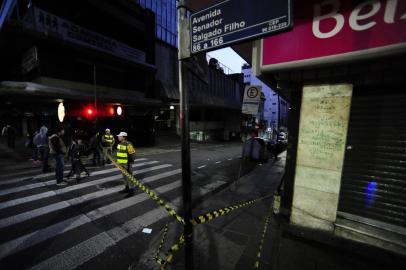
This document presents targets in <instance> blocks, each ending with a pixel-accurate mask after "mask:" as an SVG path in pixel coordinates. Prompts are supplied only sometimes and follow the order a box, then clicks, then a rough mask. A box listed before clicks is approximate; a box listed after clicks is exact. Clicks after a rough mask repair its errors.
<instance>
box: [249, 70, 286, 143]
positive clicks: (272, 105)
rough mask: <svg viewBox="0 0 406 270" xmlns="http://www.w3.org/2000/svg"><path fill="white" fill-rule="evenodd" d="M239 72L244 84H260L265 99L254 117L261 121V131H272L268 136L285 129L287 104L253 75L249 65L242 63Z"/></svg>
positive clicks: (273, 135)
mask: <svg viewBox="0 0 406 270" xmlns="http://www.w3.org/2000/svg"><path fill="white" fill-rule="evenodd" d="M241 72H242V73H243V74H244V83H245V84H248V85H260V86H262V93H263V94H264V99H265V101H264V104H263V108H262V110H259V114H258V115H257V116H256V118H257V119H259V122H262V123H263V131H264V132H265V131H267V130H268V131H270V132H271V133H272V134H271V136H270V137H275V136H276V132H277V131H278V130H285V129H286V127H287V117H288V111H289V104H288V103H287V102H286V101H285V100H284V99H283V98H281V97H280V96H279V95H278V94H277V93H276V92H275V91H273V90H272V89H271V88H270V87H269V86H268V85H266V84H265V83H263V82H262V81H261V80H260V79H258V78H257V77H255V76H253V75H252V69H251V67H250V66H249V65H244V66H243V67H242V69H241ZM275 138H276V137H275Z"/></svg>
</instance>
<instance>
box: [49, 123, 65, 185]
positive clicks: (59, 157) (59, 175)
mask: <svg viewBox="0 0 406 270" xmlns="http://www.w3.org/2000/svg"><path fill="white" fill-rule="evenodd" d="M64 134H65V130H64V128H63V127H62V126H60V127H58V128H57V129H56V133H55V134H53V135H52V136H51V137H50V138H49V149H50V154H51V155H52V156H53V157H54V159H55V176H56V185H57V186H65V185H67V184H68V183H67V182H65V181H64V180H63V169H64V158H65V155H66V146H65V143H64V142H63V140H62V136H63V135H64Z"/></svg>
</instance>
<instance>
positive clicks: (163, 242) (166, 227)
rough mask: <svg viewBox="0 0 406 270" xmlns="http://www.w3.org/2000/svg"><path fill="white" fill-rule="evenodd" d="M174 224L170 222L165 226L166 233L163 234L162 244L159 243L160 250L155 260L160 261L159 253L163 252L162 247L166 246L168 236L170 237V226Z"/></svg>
mask: <svg viewBox="0 0 406 270" xmlns="http://www.w3.org/2000/svg"><path fill="white" fill-rule="evenodd" d="M172 223H173V222H168V223H166V225H165V228H164V231H163V234H162V239H161V242H160V243H159V246H158V250H157V252H156V255H155V257H154V259H155V260H157V259H159V253H160V252H161V250H162V247H163V246H164V244H165V240H166V236H167V235H168V230H169V226H170V225H171V224H172Z"/></svg>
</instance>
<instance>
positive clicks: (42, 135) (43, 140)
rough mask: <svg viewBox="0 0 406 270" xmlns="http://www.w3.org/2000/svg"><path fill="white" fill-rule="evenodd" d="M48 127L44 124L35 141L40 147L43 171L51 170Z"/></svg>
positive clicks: (38, 147)
mask: <svg viewBox="0 0 406 270" xmlns="http://www.w3.org/2000/svg"><path fill="white" fill-rule="evenodd" d="M47 133H48V128H47V127H46V126H42V127H41V128H40V130H39V133H37V134H36V135H35V136H34V139H33V142H34V145H35V146H36V148H37V149H38V153H39V157H40V160H41V161H42V172H47V171H49V168H50V167H49V164H48V157H49V143H48V135H47Z"/></svg>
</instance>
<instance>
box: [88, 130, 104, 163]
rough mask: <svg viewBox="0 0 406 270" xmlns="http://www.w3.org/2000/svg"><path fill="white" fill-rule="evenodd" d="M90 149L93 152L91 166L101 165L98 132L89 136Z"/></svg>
mask: <svg viewBox="0 0 406 270" xmlns="http://www.w3.org/2000/svg"><path fill="white" fill-rule="evenodd" d="M89 145H90V151H91V152H92V153H93V162H92V165H93V166H96V165H97V166H101V165H102V162H101V154H100V133H99V132H97V133H96V134H94V135H93V136H92V137H91V138H90V142H89ZM103 165H104V164H103Z"/></svg>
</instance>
